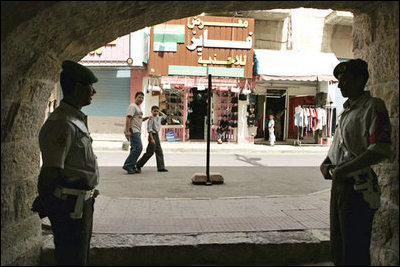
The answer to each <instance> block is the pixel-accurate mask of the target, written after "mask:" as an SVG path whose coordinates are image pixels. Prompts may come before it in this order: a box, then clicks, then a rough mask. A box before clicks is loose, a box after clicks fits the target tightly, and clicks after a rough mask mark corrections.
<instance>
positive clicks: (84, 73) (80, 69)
mask: <svg viewBox="0 0 400 267" xmlns="http://www.w3.org/2000/svg"><path fill="white" fill-rule="evenodd" d="M62 69H63V70H62V72H63V73H64V74H67V75H68V76H69V77H71V78H72V79H74V80H76V81H78V82H81V83H83V84H89V83H95V82H97V81H98V79H97V77H96V76H95V75H94V73H93V72H92V71H91V70H90V69H88V68H86V67H85V66H83V65H81V64H79V63H76V62H74V61H71V60H65V61H64V62H63V63H62Z"/></svg>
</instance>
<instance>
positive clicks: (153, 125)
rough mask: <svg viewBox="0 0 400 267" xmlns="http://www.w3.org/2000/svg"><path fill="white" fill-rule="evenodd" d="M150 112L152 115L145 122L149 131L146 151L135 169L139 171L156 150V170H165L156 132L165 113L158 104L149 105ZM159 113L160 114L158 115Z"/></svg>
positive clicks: (165, 117)
mask: <svg viewBox="0 0 400 267" xmlns="http://www.w3.org/2000/svg"><path fill="white" fill-rule="evenodd" d="M151 113H152V115H153V117H151V118H150V119H149V121H148V122H147V131H148V133H149V144H148V145H147V149H146V153H144V154H143V156H142V157H141V158H140V159H139V160H138V162H137V164H136V169H137V170H138V171H139V172H141V168H142V167H143V166H144V164H146V162H147V161H148V160H149V159H150V158H151V156H153V154H154V152H156V160H157V170H158V171H159V172H167V171H168V170H167V169H165V166H164V155H163V151H162V148H161V143H160V138H159V136H158V133H159V132H160V129H161V121H162V120H165V119H167V115H165V114H163V113H162V112H161V111H160V109H159V107H158V106H152V107H151ZM159 113H161V115H162V116H159Z"/></svg>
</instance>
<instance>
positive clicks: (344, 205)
mask: <svg viewBox="0 0 400 267" xmlns="http://www.w3.org/2000/svg"><path fill="white" fill-rule="evenodd" d="M346 179H348V180H346V181H345V182H343V181H340V182H338V181H335V180H337V179H334V180H333V181H332V189H331V200H330V240H331V242H330V243H331V255H332V257H333V263H334V264H335V265H339V266H344V265H347V266H349V265H350V266H370V265H371V261H370V251H369V248H370V244H371V231H372V221H373V218H374V214H375V210H373V209H370V208H369V206H368V203H367V202H366V201H364V199H363V196H362V193H360V192H356V191H354V187H353V186H354V182H353V179H352V178H350V179H349V178H346Z"/></svg>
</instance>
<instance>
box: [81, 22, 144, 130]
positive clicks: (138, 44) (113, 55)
mask: <svg viewBox="0 0 400 267" xmlns="http://www.w3.org/2000/svg"><path fill="white" fill-rule="evenodd" d="M148 32H149V29H143V30H140V31H137V32H132V33H130V34H127V35H124V36H121V37H118V38H117V39H116V40H114V41H112V42H110V43H108V44H106V45H104V46H102V47H100V48H98V49H96V50H93V51H91V52H89V53H88V54H87V55H86V56H85V57H84V58H82V59H81V60H80V61H79V63H81V64H82V65H84V66H86V67H88V68H89V69H91V70H92V71H93V73H94V74H95V75H96V77H97V78H98V82H97V83H96V84H95V85H94V87H95V89H96V94H95V96H94V99H93V100H94V101H93V102H92V104H91V105H89V106H86V107H84V108H83V109H82V111H83V112H85V114H87V115H88V121H89V125H90V126H89V127H90V130H91V131H92V132H93V133H121V132H122V131H123V129H124V125H125V116H126V109H127V107H128V106H129V104H130V103H132V94H133V95H134V92H133V91H134V90H133V89H134V85H135V84H134V82H135V83H140V85H139V86H140V87H141V86H142V81H141V80H139V81H134V79H133V78H134V77H132V76H133V75H132V73H134V72H135V71H143V70H145V69H146V67H145V64H144V63H146V62H147V60H148V46H147V43H148V42H149V40H148ZM133 40H134V41H133Z"/></svg>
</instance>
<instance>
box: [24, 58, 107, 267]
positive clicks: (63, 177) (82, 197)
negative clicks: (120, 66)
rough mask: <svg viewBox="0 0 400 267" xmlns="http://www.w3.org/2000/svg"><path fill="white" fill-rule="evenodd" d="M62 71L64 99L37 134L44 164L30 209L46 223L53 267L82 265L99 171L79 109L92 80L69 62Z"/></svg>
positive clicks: (90, 90) (85, 101) (90, 74)
mask: <svg viewBox="0 0 400 267" xmlns="http://www.w3.org/2000/svg"><path fill="white" fill-rule="evenodd" d="M62 68H63V70H62V72H61V75H60V83H61V87H62V91H63V95H64V98H63V99H62V101H61V103H60V106H59V107H57V108H56V109H55V110H54V112H53V113H51V114H50V116H49V117H48V119H47V120H46V122H45V123H44V125H43V127H42V128H41V130H40V133H39V145H40V150H41V152H42V158H43V165H42V168H41V171H40V175H39V181H38V191H39V196H38V197H37V198H36V199H35V201H34V204H33V207H32V210H33V211H37V212H39V216H40V217H41V218H42V217H46V216H48V217H49V219H50V222H51V229H52V231H53V235H54V245H55V258H56V261H57V264H58V265H70V266H73V265H87V263H88V258H89V249H90V239H91V235H92V225H93V206H94V198H95V197H96V196H97V194H98V191H97V190H95V187H96V186H97V185H98V183H99V170H98V166H97V161H96V156H95V155H94V153H93V149H92V138H91V137H90V135H89V131H88V127H87V116H86V115H85V114H84V113H82V112H81V109H82V107H83V106H87V105H90V103H91V101H92V97H93V95H94V94H95V93H96V90H95V89H94V88H93V86H92V84H93V83H95V82H97V78H96V76H95V75H94V74H93V72H92V71H90V70H89V69H88V68H86V67H84V66H82V65H80V64H78V63H76V62H73V61H64V62H63V63H62Z"/></svg>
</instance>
